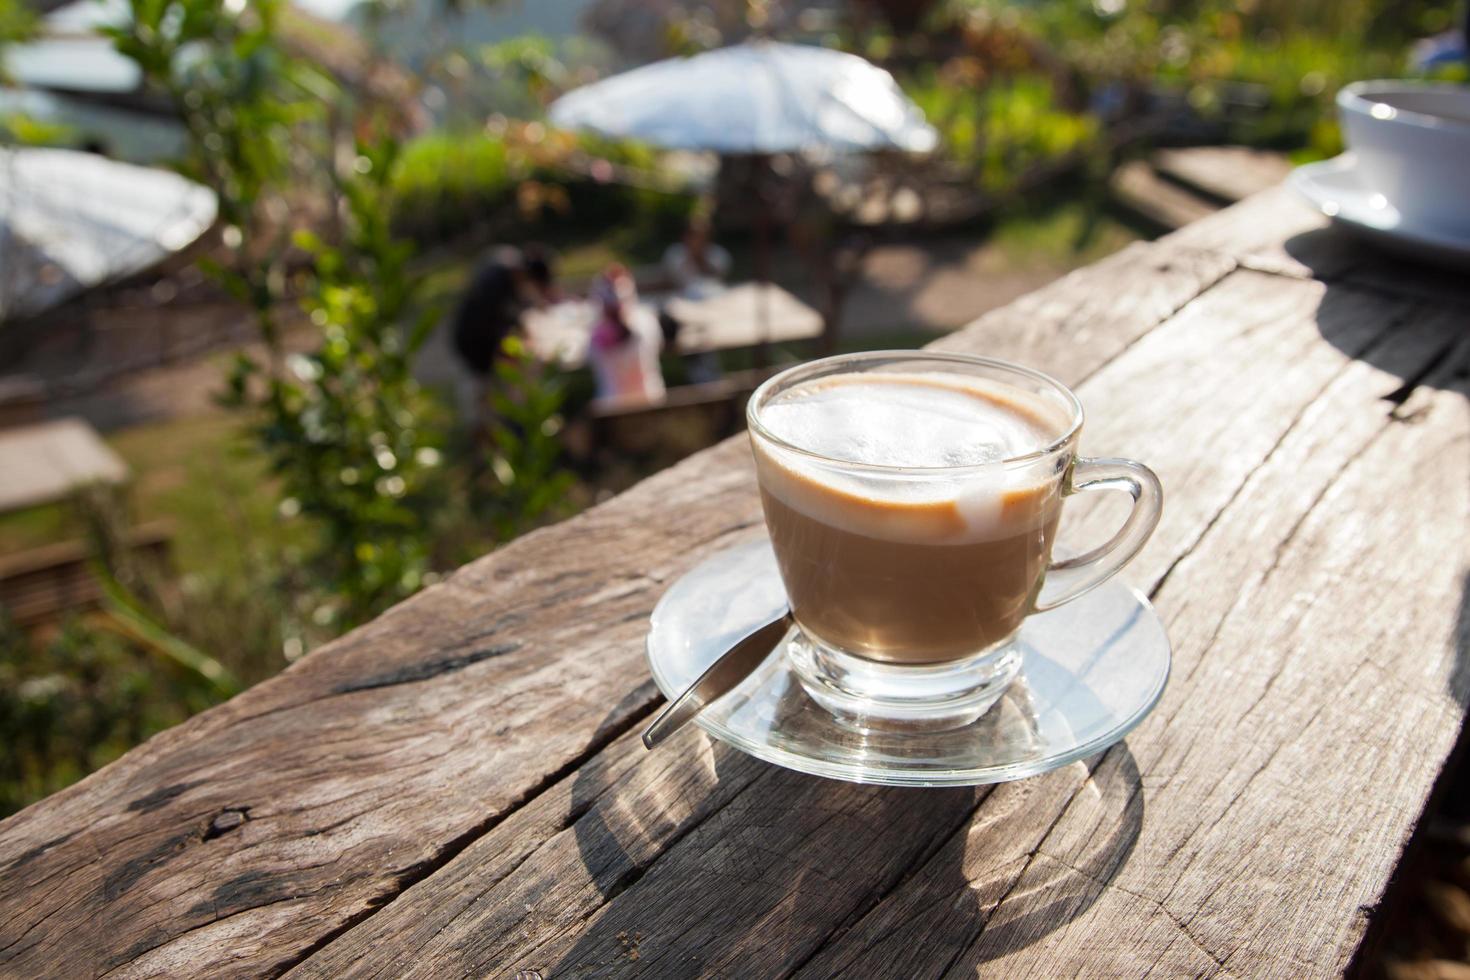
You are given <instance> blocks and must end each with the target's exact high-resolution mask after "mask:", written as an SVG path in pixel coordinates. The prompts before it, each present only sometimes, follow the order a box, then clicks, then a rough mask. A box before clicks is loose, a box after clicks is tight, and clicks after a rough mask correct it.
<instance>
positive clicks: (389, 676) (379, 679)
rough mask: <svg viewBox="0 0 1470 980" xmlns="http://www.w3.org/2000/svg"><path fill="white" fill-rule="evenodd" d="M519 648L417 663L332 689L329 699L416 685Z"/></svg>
mask: <svg viewBox="0 0 1470 980" xmlns="http://www.w3.org/2000/svg"><path fill="white" fill-rule="evenodd" d="M520 648H521V644H520V643H518V642H514V641H512V642H510V643H497V644H496V645H495V646H490V647H485V648H484V649H481V650H473V651H471V652H469V653H465V654H460V655H459V656H455V657H444V658H442V659H439V660H426V661H422V662H420V663H415V664H407V665H405V666H403V667H399V668H398V669H397V670H390V671H388V672H387V673H384V674H378V675H376V676H373V677H368V678H365V679H363V680H359V681H348V682H347V683H345V684H339V685H337V686H336V687H334V688H332V690H331V694H329V695H328V696H331V695H337V694H355V693H357V692H358V691H371V690H373V689H375V688H379V687H393V686H394V685H397V684H417V683H419V682H420V681H426V680H429V679H431V678H434V677H438V676H440V675H441V674H451V673H454V672H455V671H457V670H464V669H465V668H466V667H471V666H473V665H475V664H477V663H481V662H483V661H486V660H489V659H491V658H493V657H503V656H505V655H506V654H508V653H515V652H516V651H517V650H519V649H520Z"/></svg>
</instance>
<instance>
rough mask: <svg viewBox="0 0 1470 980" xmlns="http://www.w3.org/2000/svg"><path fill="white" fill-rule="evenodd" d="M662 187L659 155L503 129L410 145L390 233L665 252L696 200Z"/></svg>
mask: <svg viewBox="0 0 1470 980" xmlns="http://www.w3.org/2000/svg"><path fill="white" fill-rule="evenodd" d="M614 176H616V177H617V178H618V179H612V178H613V177H614ZM660 180H661V178H660V174H659V162H658V154H657V153H656V151H654V150H653V149H651V148H650V147H647V146H644V145H642V144H638V143H632V142H618V141H613V140H606V139H602V138H599V137H595V136H590V135H575V134H571V133H562V132H556V131H551V130H547V129H546V128H545V127H544V126H542V125H540V124H539V123H522V124H509V125H507V126H506V127H504V128H502V129H501V130H500V131H498V132H488V131H484V130H475V131H462V132H456V131H451V132H435V133H428V134H425V135H423V136H420V137H418V138H416V139H413V140H411V141H409V142H408V143H407V144H405V146H404V148H403V152H402V154H401V155H400V160H399V164H398V167H397V168H396V170H395V172H394V175H393V184H392V200H391V204H390V207H391V209H392V214H393V224H394V227H395V228H397V229H399V230H401V231H402V232H403V233H405V234H408V235H411V236H412V237H414V238H416V239H420V240H427V241H435V240H442V239H444V238H445V237H448V236H452V235H455V234H459V233H462V232H466V231H469V230H471V229H476V228H479V229H487V228H488V229H489V230H490V231H492V232H493V233H494V234H496V235H499V236H504V237H507V238H510V237H518V236H519V237H540V238H555V239H558V240H561V241H569V240H575V239H576V238H577V237H578V235H581V236H592V235H595V236H598V237H606V236H608V235H609V234H611V235H613V236H623V237H626V238H641V239H648V240H657V241H661V242H668V241H672V240H673V239H675V238H677V237H678V235H679V233H680V232H681V231H682V229H683V227H684V226H685V225H686V224H687V222H688V220H689V215H690V213H691V212H692V211H693V208H694V203H695V197H694V195H693V194H689V193H684V192H682V191H680V190H678V189H676V188H666V187H663V186H657V185H658V184H659V182H660Z"/></svg>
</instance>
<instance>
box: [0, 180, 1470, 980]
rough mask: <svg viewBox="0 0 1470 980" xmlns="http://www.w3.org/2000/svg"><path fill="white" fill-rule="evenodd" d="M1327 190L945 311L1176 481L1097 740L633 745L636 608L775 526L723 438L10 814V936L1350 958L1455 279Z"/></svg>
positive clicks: (1442, 397)
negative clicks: (1147, 676) (763, 525)
mask: <svg viewBox="0 0 1470 980" xmlns="http://www.w3.org/2000/svg"><path fill="white" fill-rule="evenodd" d="M1321 226H1322V219H1320V218H1319V217H1318V216H1317V215H1315V214H1313V213H1312V212H1310V211H1308V210H1307V209H1306V208H1304V207H1302V206H1300V205H1298V204H1297V203H1296V202H1295V201H1294V200H1292V199H1291V198H1290V197H1289V195H1288V194H1287V193H1286V192H1285V191H1282V190H1273V191H1268V192H1266V193H1264V194H1263V195H1260V196H1258V197H1255V198H1252V199H1250V200H1248V201H1246V202H1244V203H1243V204H1241V205H1239V206H1237V207H1235V208H1232V209H1230V210H1227V211H1224V212H1222V213H1220V214H1219V215H1218V216H1216V217H1214V218H1211V219H1208V220H1206V221H1203V222H1201V223H1199V224H1197V225H1193V226H1191V227H1189V228H1187V229H1185V230H1183V231H1182V232H1180V233H1178V234H1175V235H1173V236H1171V237H1169V238H1167V239H1164V240H1162V241H1160V242H1157V243H1153V244H1139V245H1135V246H1133V247H1131V248H1128V249H1126V250H1124V251H1123V252H1121V253H1119V254H1117V255H1114V256H1113V257H1111V258H1109V259H1107V260H1105V261H1103V262H1101V263H1099V264H1098V265H1096V266H1093V267H1091V268H1088V269H1084V270H1082V271H1080V272H1077V273H1074V274H1073V275H1071V276H1069V277H1067V278H1066V279H1064V280H1061V281H1060V282H1057V283H1055V284H1054V285H1052V286H1049V287H1047V288H1046V289H1043V290H1041V291H1040V292H1038V293H1036V294H1033V295H1031V296H1028V297H1026V298H1023V299H1021V300H1019V301H1018V302H1016V303H1015V304H1013V305H1012V306H1010V307H1007V308H1005V309H1002V310H999V311H996V312H994V313H992V314H990V315H988V316H986V317H985V318H984V319H982V320H980V321H979V322H978V323H976V324H974V325H973V326H971V327H970V328H968V329H967V330H965V331H963V332H961V333H959V334H956V335H954V336H951V337H948V338H946V339H945V340H943V341H942V342H941V343H940V345H939V346H942V347H945V348H948V349H953V350H971V351H983V352H984V353H986V354H992V355H1000V356H1005V357H1010V358H1014V359H1017V360H1020V361H1023V362H1026V363H1029V364H1034V365H1037V366H1039V367H1042V368H1045V369H1047V370H1049V371H1051V372H1052V373H1054V374H1056V375H1058V376H1059V377H1061V378H1063V379H1064V380H1066V381H1067V382H1069V383H1071V384H1073V385H1075V386H1076V387H1077V390H1078V391H1079V393H1080V395H1081V397H1082V399H1083V401H1084V403H1085V404H1086V405H1087V408H1088V411H1089V413H1090V418H1089V422H1088V428H1087V431H1086V433H1085V434H1084V437H1083V444H1084V449H1085V450H1087V451H1089V452H1093V453H1116V454H1122V455H1129V456H1135V457H1137V458H1139V459H1144V460H1147V461H1149V462H1150V463H1151V464H1153V465H1154V467H1155V468H1156V469H1157V470H1158V472H1159V475H1160V476H1161V477H1162V479H1163V481H1164V486H1165V488H1166V498H1167V499H1166V504H1165V508H1164V518H1163V522H1162V523H1161V525H1160V526H1159V530H1158V533H1157V534H1156V535H1155V537H1154V539H1153V541H1152V542H1151V543H1150V544H1149V546H1148V547H1147V548H1146V549H1145V551H1144V552H1143V554H1142V555H1141V556H1140V557H1139V559H1138V560H1137V561H1136V562H1135V563H1134V564H1133V565H1131V566H1130V568H1129V569H1128V571H1127V572H1126V576H1127V577H1128V578H1129V579H1131V580H1132V581H1133V582H1134V583H1136V584H1137V585H1139V586H1140V587H1141V588H1143V589H1144V590H1145V591H1147V592H1148V593H1149V594H1150V595H1151V596H1152V597H1153V599H1154V602H1155V603H1156V605H1157V607H1158V609H1159V611H1160V613H1161V615H1162V616H1163V617H1164V619H1165V620H1166V622H1167V624H1168V628H1169V631H1170V633H1171V635H1172V637H1173V640H1174V643H1175V645H1176V659H1175V665H1174V667H1175V669H1174V676H1173V679H1172V681H1171V682H1170V686H1169V689H1168V691H1167V693H1166V694H1165V696H1164V699H1163V701H1162V703H1161V704H1160V705H1159V707H1158V709H1157V710H1156V711H1155V712H1154V713H1153V715H1151V716H1150V717H1149V718H1148V720H1147V721H1145V722H1144V724H1143V725H1142V726H1141V727H1140V728H1139V729H1137V730H1136V731H1135V732H1134V733H1133V734H1132V735H1130V736H1129V738H1128V739H1127V741H1126V742H1125V743H1122V744H1119V745H1117V746H1115V747H1114V748H1112V749H1110V750H1109V751H1107V752H1105V753H1103V754H1101V755H1100V756H1098V757H1096V758H1093V759H1091V760H1088V761H1087V762H1086V763H1078V764H1075V765H1072V766H1070V767H1068V768H1066V769H1063V770H1059V771H1056V772H1053V773H1051V774H1049V775H1046V776H1042V777H1038V778H1034V779H1029V780H1025V781H1023V782H1018V783H1010V784H1006V785H1001V786H995V787H981V788H975V789H952V790H931V791H919V790H893V789H883V788H876V787H863V786H854V785H847V784H842V783H836V782H828V781H824V780H821V779H815V778H811V777H806V776H801V775H797V774H794V773H791V772H787V771H785V770H782V769H778V768H775V767H772V766H769V765H766V764H764V763H761V762H757V761H755V760H752V759H750V758H747V757H746V756H743V755H741V754H740V753H738V752H735V751H733V750H730V749H727V748H726V747H724V746H723V745H720V744H716V743H712V742H711V741H710V740H709V739H707V738H706V737H705V736H704V735H703V734H702V733H701V732H699V731H696V730H690V731H687V732H684V733H683V734H681V735H680V736H679V737H678V738H677V739H676V740H674V741H673V742H671V743H670V744H668V745H667V746H665V747H663V748H661V749H659V750H658V751H654V752H646V751H644V749H643V747H642V746H641V745H640V744H639V742H638V740H637V729H638V728H639V727H640V723H642V722H643V721H644V719H646V718H647V717H648V716H649V714H650V713H651V712H652V711H653V710H654V709H655V707H656V706H657V704H658V703H659V700H660V699H659V697H658V695H657V693H656V691H655V689H654V686H653V684H652V682H651V681H650V680H649V677H648V673H647V671H646V669H645V667H644V664H643V652H642V643H643V636H644V631H645V629H646V626H647V617H648V612H649V610H650V609H651V608H652V606H653V603H654V601H655V600H656V599H657V598H658V597H659V595H660V594H661V593H662V592H663V590H664V589H665V588H666V587H667V586H668V584H669V583H670V582H671V581H672V580H673V579H674V578H675V577H676V576H677V575H679V574H680V573H681V572H683V571H684V570H685V569H687V568H689V567H690V566H691V565H693V564H694V563H695V562H697V561H700V560H701V559H703V558H704V557H706V556H708V555H709V554H711V553H713V552H714V551H716V550H718V549H721V548H724V547H727V546H729V545H731V544H732V543H735V542H737V541H739V540H742V539H743V538H745V537H747V536H749V535H752V534H756V533H759V528H760V515H759V508H758V503H757V499H756V495H755V492H754V487H753V483H752V477H751V470H750V465H749V462H748V458H747V457H748V449H747V448H746V446H745V444H744V443H743V441H742V440H740V439H734V440H731V441H730V442H727V443H725V444H723V445H721V446H718V447H716V448H714V449H712V450H710V451H708V452H704V453H701V454H699V455H697V456H694V457H692V458H691V459H689V460H687V461H686V462H684V463H682V464H680V465H678V466H676V467H674V468H673V469H670V470H668V471H665V472H663V473H661V474H660V475H658V476H655V477H654V478H652V479H651V480H649V481H647V482H645V483H643V484H641V485H639V486H638V487H636V488H634V489H633V490H631V491H630V492H628V493H625V494H623V495H622V496H620V497H617V498H615V499H614V500H612V501H610V502H608V503H606V504H604V505H602V506H600V507H597V508H595V509H593V510H591V511H589V512H587V513H585V514H583V515H581V516H579V517H577V518H574V519H573V520H570V521H568V522H566V523H564V524H561V525H558V526H556V527H552V528H548V529H545V530H541V531H537V532H535V533H533V534H530V535H527V536H526V537H524V538H521V539H520V540H518V541H516V542H514V543H512V544H510V545H508V546H506V547H505V548H502V549H501V550H500V551H498V552H496V553H495V554H493V555H490V556H488V557H486V558H483V559H481V560H480V561H478V562H475V563H473V564H471V565H469V566H467V567H465V568H464V569H462V570H460V571H459V572H458V573H457V574H455V575H454V576H452V577H451V578H450V579H448V580H447V581H446V582H444V583H442V584H440V585H437V586H435V587H433V588H430V589H427V590H425V591H424V592H423V593H421V594H420V595H418V596H416V597H415V598H413V599H411V600H409V601H408V602H405V603H403V604H402V605H400V606H398V607H397V608H395V609H394V610H392V611H391V612H389V613H388V614H386V615H384V616H383V617H382V618H380V619H379V620H377V621H376V622H373V623H371V624H369V625H367V626H365V627H363V628H361V629H359V630H357V631H355V632H353V633H351V634H349V635H347V636H345V637H343V638H342V639H340V640H338V641H336V642H335V643H332V644H330V645H329V646H327V647H325V648H323V649H321V650H319V651H317V652H315V653H313V654H312V655H311V656H309V657H306V658H305V659H304V660H302V661H300V662H299V663H297V664H295V665H294V666H292V667H291V668H290V669H289V670H287V671H286V672H285V673H283V674H282V675H281V676H279V677H277V678H275V679H274V680H271V681H268V682H266V683H263V684H261V685H259V686H258V687H256V688H254V689H252V690H250V691H248V692H246V693H245V694H243V695H241V696H239V697H237V698H235V699H234V700H233V701H231V702H229V703H228V704H225V705H223V706H221V707H218V708H216V709H214V710H212V711H209V712H206V713H204V714H203V715H200V716H199V717H196V718H194V719H193V720H192V721H190V722H188V723H187V724H184V725H180V726H179V727H177V728H175V729H173V730H171V731H168V732H166V733H164V734H163V735H160V736H158V737H157V738H155V739H153V740H152V741H150V742H148V743H147V744H146V745H144V746H142V747H140V748H138V749H136V750H135V751H133V752H132V753H130V754H129V755H127V756H125V757H124V758H123V759H122V760H120V761H118V762H116V763H114V764H113V765H111V766H109V767H108V768H106V769H104V770H102V771H101V772H99V773H97V774H96V775H94V776H92V777H90V778H89V779H86V780H84V781H83V782H81V783H79V784H77V785H76V786H74V787H72V788H70V789H68V790H65V791H63V792H60V793H58V794H56V795H55V796H53V797H51V798H50V799H47V800H45V801H43V802H42V803H40V804H38V805H36V806H34V807H31V808H30V809H29V810H26V811H25V812H23V813H21V814H19V815H18V816H15V817H12V818H11V819H10V820H8V821H6V822H5V823H3V824H0V882H3V884H0V973H3V974H6V975H33V974H49V975H57V976H72V977H76V976H91V975H96V974H101V973H106V974H107V975H108V976H112V977H124V976H126V977H140V976H162V975H194V976H212V977H216V976H233V975H253V974H277V973H282V972H285V971H290V972H291V975H293V976H321V977H328V976H331V977H336V976H366V975H374V976H395V977H396V976H422V977H446V976H448V977H454V976H489V977H511V976H512V975H515V974H516V971H518V970H525V971H535V972H534V973H531V972H527V973H524V974H522V976H526V977H531V976H535V975H540V976H542V977H548V978H549V977H562V976H585V975H598V976H624V975H629V976H631V975H641V976H650V977H680V976H687V975H716V976H727V977H747V976H749V977H779V976H788V975H798V976H802V977H829V976H831V977H835V976H846V977H862V978H867V977H905V978H908V977H930V976H971V975H974V974H976V973H980V974H984V975H993V976H1002V977H1043V978H1052V977H1062V976H1073V975H1081V974H1085V975H1090V976H1128V977H1136V976H1145V975H1148V976H1160V977H1180V976H1200V977H1215V976H1219V977H1251V978H1255V977H1292V978H1298V977H1312V976H1325V975H1330V974H1335V973H1338V972H1339V971H1342V970H1343V969H1345V968H1347V967H1348V966H1349V965H1350V963H1352V961H1353V960H1354V957H1355V951H1357V950H1358V949H1359V948H1360V946H1361V945H1362V944H1363V943H1364V942H1365V939H1366V940H1367V941H1370V942H1371V940H1372V939H1373V937H1374V935H1375V929H1376V928H1377V925H1376V924H1377V923H1378V922H1380V921H1381V919H1380V918H1379V917H1376V916H1375V909H1377V907H1378V906H1379V904H1380V902H1381V900H1382V897H1383V895H1384V893H1385V889H1386V887H1387V885H1388V881H1389V876H1390V873H1391V872H1392V871H1393V869H1394V867H1395V864H1396V862H1397V861H1398V860H1399V858H1400V855H1401V852H1402V851H1403V849H1404V848H1405V846H1406V843H1407V842H1408V841H1409V840H1410V835H1411V831H1412V830H1413V828H1414V826H1415V823H1416V821H1417V819H1418V818H1419V815H1420V813H1421V811H1422V810H1423V808H1424V806H1425V801H1426V799H1427V798H1428V797H1429V795H1430V792H1431V788H1432V787H1433V786H1434V784H1435V781H1436V777H1437V776H1438V775H1439V773H1440V771H1441V769H1442V767H1443V765H1444V761H1445V759H1446V757H1447V755H1448V754H1449V752H1450V750H1451V748H1452V746H1453V745H1454V743H1455V741H1456V737H1457V733H1458V732H1459V730H1460V726H1461V723H1462V721H1463V719H1464V715H1465V704H1466V700H1467V697H1470V608H1467V601H1466V586H1467V581H1466V574H1467V564H1470V547H1467V545H1470V451H1467V450H1470V411H1467V401H1466V398H1467V395H1470V380H1467V377H1470V366H1467V365H1470V306H1467V294H1466V291H1465V288H1464V286H1463V285H1462V283H1463V280H1462V279H1457V278H1456V277H1454V276H1452V275H1450V274H1447V273H1436V272H1430V271H1416V270H1414V269H1412V268H1410V267H1407V266H1403V265H1398V264H1395V263H1392V262H1387V261H1385V260H1382V259H1380V258H1379V257H1378V256H1377V255H1376V254H1374V253H1370V252H1368V251H1366V250H1364V249H1361V248H1359V247H1358V246H1357V245H1356V244H1354V243H1352V242H1351V241H1348V240H1346V239H1342V238H1340V237H1339V236H1338V235H1337V234H1336V233H1333V232H1329V231H1325V230H1322V229H1321ZM1106 516H1108V515H1106V514H1099V515H1093V517H1089V518H1084V519H1083V520H1082V521H1080V522H1074V526H1073V527H1072V528H1069V529H1068V533H1076V534H1078V535H1085V534H1100V533H1102V532H1103V530H1104V529H1103V528H1101V527H1099V526H1097V525H1096V523H1095V520H1102V519H1103V517H1106Z"/></svg>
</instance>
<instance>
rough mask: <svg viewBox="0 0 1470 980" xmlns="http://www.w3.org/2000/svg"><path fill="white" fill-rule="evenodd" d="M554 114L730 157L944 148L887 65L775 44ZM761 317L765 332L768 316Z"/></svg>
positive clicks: (651, 71)
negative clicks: (887, 68)
mask: <svg viewBox="0 0 1470 980" xmlns="http://www.w3.org/2000/svg"><path fill="white" fill-rule="evenodd" d="M550 118H551V121H552V123H553V124H555V125H557V126H559V127H561V128H563V129H587V130H592V131H594V132H597V133H601V134H602V135H604V136H611V137H615V138H619V139H638V140H643V141H644V142H647V143H652V144H654V145H657V146H662V147H665V148H668V149H678V150H705V151H712V152H715V153H719V154H721V155H725V156H756V157H765V156H768V155H770V154H774V153H795V152H812V151H838V152H841V151H869V150H902V151H907V152H914V153H927V152H928V151H930V150H932V149H934V147H935V145H936V144H937V142H938V135H937V134H936V133H935V131H934V128H933V127H932V126H930V125H929V124H928V123H927V122H925V121H924V114H923V112H922V111H921V110H920V109H919V107H918V106H916V105H914V104H913V102H911V101H910V100H909V99H908V97H907V96H905V95H904V94H903V92H902V91H901V90H900V89H899V87H898V83H897V82H895V81H894V80H893V76H892V75H890V74H889V73H888V72H886V71H884V70H883V69H882V68H879V67H878V66H877V65H874V64H872V63H870V62H868V61H864V60H863V59H862V58H859V57H858V56H857V55H853V54H848V53H846V52H843V51H831V50H828V49H826V48H818V47H811V46H809V45H800V44H783V43H780V42H775V41H749V42H746V43H743V44H736V45H732V46H730V47H726V48H719V49H717V50H714V51H707V52H705V53H703V54H698V55H695V56H693V57H690V58H670V59H668V60H666V61H658V62H655V63H653V64H651V65H645V66H644V67H642V68H635V69H633V70H632V71H628V72H624V73H623V74H621V75H614V76H613V77H611V78H606V79H603V80H602V81H599V82H594V83H593V84H591V85H587V86H584V87H583V88H580V89H577V90H575V91H573V92H569V93H567V94H566V95H564V96H562V97H561V98H560V99H558V100H557V101H556V102H555V103H553V104H552V106H551V110H550ZM757 196H758V197H759V201H758V204H757V206H758V209H759V211H758V214H757V221H756V228H757V234H756V265H757V269H756V278H757V279H758V280H762V281H764V280H765V279H766V269H767V267H768V255H767V252H768V242H767V234H766V226H767V224H768V222H769V214H768V210H767V204H766V201H765V198H764V195H761V194H758V195H757ZM761 319H762V324H763V326H764V321H765V311H764V310H762V312H761ZM758 354H761V351H760V350H758Z"/></svg>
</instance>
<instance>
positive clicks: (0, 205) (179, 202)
mask: <svg viewBox="0 0 1470 980" xmlns="http://www.w3.org/2000/svg"><path fill="white" fill-rule="evenodd" d="M217 211H218V202H217V201H216V200H215V196H214V192H213V191H211V190H210V189H209V188H207V187H202V186H200V185H199V184H196V183H194V182H192V181H189V180H185V179H184V178H183V177H180V176H179V175H178V174H175V173H170V172H169V171H166V170H155V169H152V168H150V167H137V166H133V165H132V164H127V163H118V162H116V161H114V160H109V159H107V158H106V157H101V156H97V155H96V154H92V153H82V152H79V151H76V150H57V149H39V148H29V147H18V148H13V147H0V319H3V318H6V317H12V316H22V315H30V314H35V313H39V312H41V311H42V310H45V309H47V308H49V307H51V306H54V305H56V304H57V303H60V302H62V301H63V300H66V299H68V298H70V297H71V296H73V295H75V294H77V293H79V292H81V291H82V290H84V289H88V288H91V287H93V286H96V285H99V284H101V283H104V282H108V281H111V280H114V279H118V278H120V277H123V276H128V275H132V274H134V273H136V272H140V271H142V270H144V269H146V268H148V267H149V266H151V265H153V264H154V263H156V262H159V261H161V260H162V259H164V258H166V257H168V256H169V255H170V254H172V253H174V252H177V251H179V250H181V249H183V248H185V247H187V246H188V245H189V244H190V243H192V242H193V241H194V240H195V239H197V238H198V237H199V236H200V235H202V234H204V232H205V231H207V230H208V229H209V227H210V225H211V224H213V222H214V219H215V215H216V212H217Z"/></svg>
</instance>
